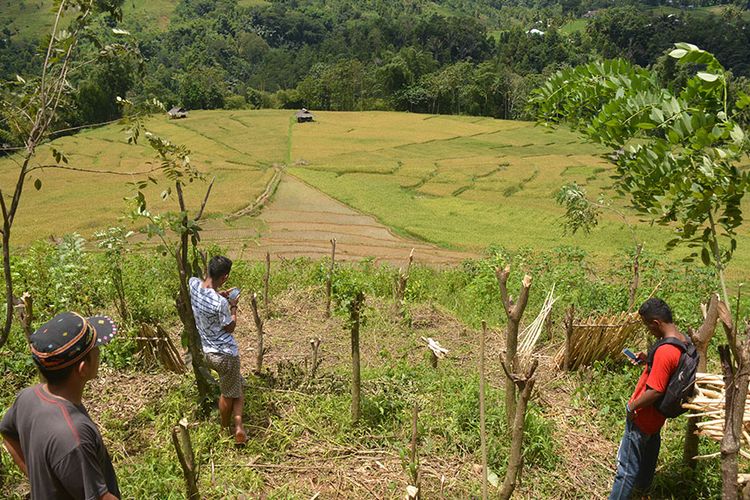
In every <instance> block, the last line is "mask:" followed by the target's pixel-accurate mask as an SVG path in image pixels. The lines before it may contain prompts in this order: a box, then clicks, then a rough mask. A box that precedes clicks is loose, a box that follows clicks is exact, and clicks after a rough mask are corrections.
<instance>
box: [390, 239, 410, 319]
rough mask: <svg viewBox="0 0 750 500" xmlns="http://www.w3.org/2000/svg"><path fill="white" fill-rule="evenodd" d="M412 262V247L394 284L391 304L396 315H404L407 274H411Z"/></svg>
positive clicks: (402, 316) (407, 283) (407, 282)
mask: <svg viewBox="0 0 750 500" xmlns="http://www.w3.org/2000/svg"><path fill="white" fill-rule="evenodd" d="M413 262H414V249H413V248H412V249H411V252H409V261H408V262H407V264H406V272H403V271H401V269H399V271H398V276H397V277H396V284H395V286H394V294H393V295H394V296H393V302H394V304H393V306H394V308H395V312H396V314H397V315H399V316H401V318H404V317H406V301H405V297H406V287H407V286H408V285H409V275H410V274H411V265H412V263H413Z"/></svg>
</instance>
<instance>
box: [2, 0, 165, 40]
mask: <svg viewBox="0 0 750 500" xmlns="http://www.w3.org/2000/svg"><path fill="white" fill-rule="evenodd" d="M176 3H177V2H175V1H173V0H125V1H124V3H123V26H124V27H126V28H127V27H129V26H132V25H133V24H136V23H137V24H138V25H140V26H141V27H145V28H146V29H149V30H165V29H166V28H167V26H168V25H169V18H170V17H171V15H172V13H173V12H174V8H175V5H176ZM55 12H56V11H55V10H54V2H52V0H0V25H2V26H7V27H8V28H9V29H10V30H11V31H12V32H15V33H18V34H19V35H20V36H21V37H23V38H42V37H44V36H46V35H48V34H49V30H50V29H51V28H52V23H53V22H54V19H55V16H54V14H55Z"/></svg>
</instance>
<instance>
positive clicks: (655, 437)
mask: <svg viewBox="0 0 750 500" xmlns="http://www.w3.org/2000/svg"><path fill="white" fill-rule="evenodd" d="M638 314H639V315H640V316H641V321H643V324H644V325H646V328H648V330H649V332H651V333H652V334H653V335H654V336H655V337H656V339H657V340H661V339H665V338H669V337H673V338H676V339H678V340H680V341H682V342H688V339H687V338H686V337H685V336H684V335H683V334H682V333H680V332H679V331H678V330H677V327H676V326H675V324H674V323H673V322H672V311H671V309H670V308H669V306H668V305H667V303H666V302H664V301H663V300H661V299H657V298H651V299H648V300H647V301H646V302H644V303H643V305H641V307H640V309H638ZM655 349H656V351H655V352H654V353H653V356H652V358H653V363H652V365H651V367H650V368H649V366H648V365H646V366H644V368H643V373H642V374H641V377H640V378H639V379H638V383H637V384H636V386H635V391H633V395H632V396H631V397H630V400H629V401H628V403H627V405H626V406H625V409H626V412H627V421H626V423H625V434H624V435H623V437H622V441H621V442H620V449H619V450H618V452H617V474H616V475H615V482H614V485H613V486H612V492H611V493H610V495H609V498H610V500H619V499H627V498H630V496H631V494H632V492H633V490H634V489H637V490H640V491H643V490H646V489H648V487H649V486H651V481H652V480H653V478H654V471H655V470H656V460H657V458H658V457H659V447H660V445H661V436H660V435H659V431H660V430H661V428H662V426H663V425H664V421H665V420H666V417H665V416H664V415H662V414H661V413H660V412H659V411H658V410H657V409H656V407H655V406H654V404H655V403H657V402H658V401H659V399H660V398H661V397H662V396H663V395H664V391H665V390H666V388H667V384H669V379H670V377H671V376H672V373H674V371H675V369H676V368H677V365H678V363H679V361H680V356H681V354H682V351H681V350H680V348H679V347H676V346H674V345H670V344H664V345H656V346H655ZM637 357H638V360H637V361H631V362H632V363H633V364H645V362H646V359H647V356H646V354H645V353H643V352H640V353H638V355H637Z"/></svg>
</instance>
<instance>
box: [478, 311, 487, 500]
mask: <svg viewBox="0 0 750 500" xmlns="http://www.w3.org/2000/svg"><path fill="white" fill-rule="evenodd" d="M486 336H487V322H486V321H484V320H482V336H481V337H480V338H479V339H480V340H479V439H480V440H481V446H482V500H487V431H486V428H485V409H484V408H485V402H484V343H485V337H486Z"/></svg>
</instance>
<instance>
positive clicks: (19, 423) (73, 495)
mask: <svg viewBox="0 0 750 500" xmlns="http://www.w3.org/2000/svg"><path fill="white" fill-rule="evenodd" d="M0 433H1V434H4V435H7V436H9V437H11V438H14V439H17V440H18V441H19V442H20V443H21V449H22V450H23V454H24V457H25V459H26V466H27V468H28V470H29V481H30V482H31V498H32V499H48V498H55V499H75V500H78V499H86V500H89V499H98V498H99V497H101V496H102V495H104V494H105V493H107V492H110V493H111V494H113V495H115V496H116V497H118V498H119V497H120V490H119V488H118V487H117V476H116V475H115V470H114V468H113V467H112V460H111V459H110V457H109V453H107V449H106V448H105V447H104V442H103V441H102V436H101V434H99V429H98V428H97V426H96V424H94V422H93V421H92V420H91V418H90V417H89V415H88V413H87V412H86V408H84V407H83V405H81V406H77V405H74V404H73V403H71V402H70V401H68V400H66V399H61V398H58V397H55V396H53V395H52V394H50V393H49V392H48V391H47V390H45V388H44V386H43V385H42V384H39V385H35V386H33V387H27V388H26V389H24V390H22V391H21V392H20V393H19V394H18V397H16V401H15V403H13V406H11V408H10V410H8V412H7V413H6V414H5V417H3V420H2V422H1V423H0Z"/></svg>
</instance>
